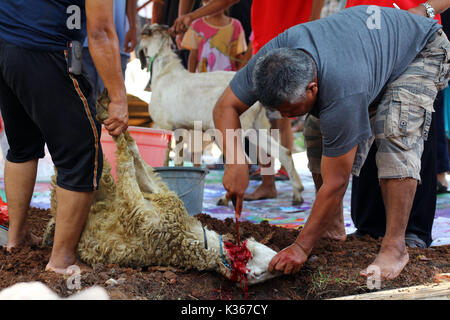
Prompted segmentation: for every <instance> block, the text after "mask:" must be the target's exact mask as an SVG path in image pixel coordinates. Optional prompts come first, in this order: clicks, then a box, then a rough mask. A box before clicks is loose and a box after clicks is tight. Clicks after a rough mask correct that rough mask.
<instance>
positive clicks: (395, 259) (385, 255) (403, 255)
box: [360, 240, 409, 280]
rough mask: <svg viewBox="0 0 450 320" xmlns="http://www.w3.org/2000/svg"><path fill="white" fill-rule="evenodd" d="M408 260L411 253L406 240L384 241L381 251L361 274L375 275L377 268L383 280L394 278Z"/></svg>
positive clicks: (364, 275) (366, 275)
mask: <svg viewBox="0 0 450 320" xmlns="http://www.w3.org/2000/svg"><path fill="white" fill-rule="evenodd" d="M408 260H409V254H408V251H407V250H406V245H405V241H404V240H402V241H401V242H397V243H386V242H385V241H383V243H382V244H381V249H380V252H379V253H378V255H377V257H376V258H375V260H374V262H372V264H371V265H370V266H369V267H367V268H366V269H364V270H362V271H361V272H360V275H361V276H363V277H368V276H371V275H374V273H375V271H374V269H375V270H379V271H380V274H379V275H380V279H381V280H392V279H394V278H396V277H397V276H398V275H399V274H400V273H401V272H402V270H403V268H404V267H405V266H406V264H407V263H408Z"/></svg>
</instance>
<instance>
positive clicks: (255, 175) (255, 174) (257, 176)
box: [249, 168, 262, 181]
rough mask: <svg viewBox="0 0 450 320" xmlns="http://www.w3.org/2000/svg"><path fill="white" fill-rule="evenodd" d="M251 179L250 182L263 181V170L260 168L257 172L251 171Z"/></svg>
mask: <svg viewBox="0 0 450 320" xmlns="http://www.w3.org/2000/svg"><path fill="white" fill-rule="evenodd" d="M249 179H250V180H257V181H261V180H262V177H261V169H260V168H258V169H256V170H255V171H251V172H250V173H249Z"/></svg>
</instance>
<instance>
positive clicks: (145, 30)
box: [141, 24, 152, 37]
mask: <svg viewBox="0 0 450 320" xmlns="http://www.w3.org/2000/svg"><path fill="white" fill-rule="evenodd" d="M151 35H152V25H149V24H146V25H144V27H143V28H142V31H141V36H148V37H149V36H151Z"/></svg>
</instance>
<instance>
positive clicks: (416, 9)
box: [408, 5, 428, 18]
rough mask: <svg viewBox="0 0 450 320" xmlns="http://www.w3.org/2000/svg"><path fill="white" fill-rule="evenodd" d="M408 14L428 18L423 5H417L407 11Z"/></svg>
mask: <svg viewBox="0 0 450 320" xmlns="http://www.w3.org/2000/svg"><path fill="white" fill-rule="evenodd" d="M408 12H411V13H414V14H418V15H419V16H424V17H427V18H428V16H427V10H426V9H425V7H424V6H423V5H418V6H417V7H413V8H411V9H409V10H408Z"/></svg>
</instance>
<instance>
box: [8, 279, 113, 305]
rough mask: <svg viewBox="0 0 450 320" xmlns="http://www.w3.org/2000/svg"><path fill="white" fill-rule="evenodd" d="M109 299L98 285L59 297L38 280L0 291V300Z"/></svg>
mask: <svg viewBox="0 0 450 320" xmlns="http://www.w3.org/2000/svg"><path fill="white" fill-rule="evenodd" d="M66 299H67V300H109V295H108V293H107V292H106V290H105V289H104V288H102V287H99V286H94V287H91V288H88V289H84V290H82V291H80V292H78V293H76V294H74V295H72V296H70V297H68V298H61V297H60V296H58V295H57V294H56V293H55V292H53V291H52V290H51V289H50V288H49V287H47V286H46V285H45V284H43V283H42V282H39V281H33V282H19V283H16V284H14V285H12V286H11V287H8V288H5V289H3V290H1V291H0V300H66Z"/></svg>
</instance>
